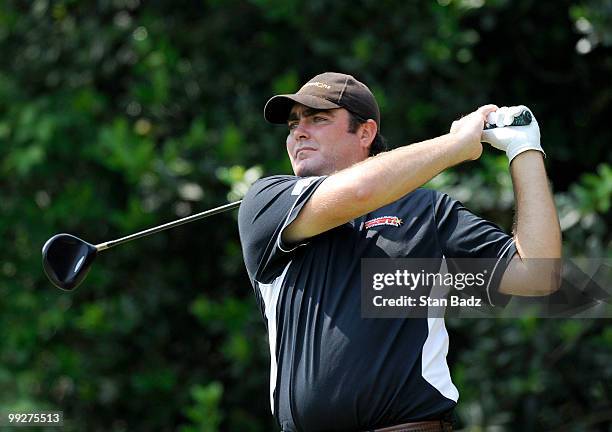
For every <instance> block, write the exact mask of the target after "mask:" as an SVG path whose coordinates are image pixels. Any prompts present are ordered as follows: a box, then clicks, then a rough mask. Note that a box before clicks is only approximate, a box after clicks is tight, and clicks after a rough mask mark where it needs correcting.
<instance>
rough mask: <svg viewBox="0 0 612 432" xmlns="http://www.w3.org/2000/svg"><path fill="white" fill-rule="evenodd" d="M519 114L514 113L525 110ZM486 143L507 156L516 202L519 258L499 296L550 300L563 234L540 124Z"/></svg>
mask: <svg viewBox="0 0 612 432" xmlns="http://www.w3.org/2000/svg"><path fill="white" fill-rule="evenodd" d="M516 108H517V110H516V112H519V111H521V110H522V109H526V107H516ZM502 111H503V112H505V111H506V110H505V107H502V108H501V109H500V112H502ZM508 111H510V110H509V109H508ZM500 123H503V121H500ZM483 139H484V140H486V141H487V142H490V143H491V144H492V145H493V146H495V147H497V148H500V149H502V150H505V151H506V153H507V155H508V157H509V159H510V173H511V175H512V184H513V186H514V197H515V201H516V221H515V226H514V230H513V231H514V241H515V244H516V249H517V254H516V255H515V256H514V258H513V259H512V261H511V262H510V264H509V265H508V267H507V269H506V272H505V273H504V276H503V278H502V281H501V284H500V288H499V290H500V292H502V293H504V294H512V295H521V296H541V295H548V294H551V293H552V292H554V291H555V290H557V289H558V288H559V282H560V275H559V271H560V258H561V229H560V226H559V217H558V216H557V210H556V208H555V203H554V201H553V197H552V193H551V191H550V188H549V184H548V179H547V177H546V169H545V167H544V158H543V153H544V152H543V150H542V147H541V146H540V130H539V126H538V123H537V121H536V120H535V117H533V123H532V124H531V125H530V126H518V127H505V128H501V129H498V130H495V129H494V130H492V131H486V132H485V133H484V134H483Z"/></svg>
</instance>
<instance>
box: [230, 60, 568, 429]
mask: <svg viewBox="0 0 612 432" xmlns="http://www.w3.org/2000/svg"><path fill="white" fill-rule="evenodd" d="M515 113H516V110H513V109H506V108H504V109H500V110H498V108H497V107H496V106H494V105H486V106H483V107H481V108H479V109H478V110H476V111H474V112H473V113H471V114H469V115H467V116H465V117H463V118H461V119H460V120H458V121H456V122H454V123H453V124H452V127H451V130H450V133H448V134H445V135H442V136H440V137H437V138H434V139H432V140H428V141H424V142H421V143H417V144H413V145H410V146H406V147H401V148H398V149H395V150H392V151H388V152H382V153H380V154H378V155H376V156H374V157H371V156H372V155H373V154H374V153H376V152H378V151H380V150H381V147H382V146H381V142H382V138H381V136H380V124H381V122H380V112H379V108H378V105H377V103H376V100H375V98H374V96H373V95H372V93H371V92H370V90H369V89H368V88H367V87H366V86H365V85H364V84H362V83H361V82H359V81H357V80H356V79H355V78H353V77H352V76H349V75H344V74H339V73H329V72H328V73H324V74H321V75H317V76H316V77H314V78H313V79H311V80H310V81H309V82H308V83H306V84H305V85H304V86H303V87H302V88H301V89H300V90H299V91H298V92H297V93H296V94H291V95H278V96H275V97H273V98H271V99H270V100H269V101H268V103H267V104H266V107H265V109H264V116H265V118H266V119H267V120H268V121H270V122H272V123H281V124H282V123H285V124H287V126H288V128H289V133H288V136H287V152H288V154H289V158H290V160H291V165H292V167H293V171H294V173H295V176H273V177H268V178H264V179H261V180H259V181H258V182H256V183H255V184H254V185H253V186H252V187H251V189H250V190H249V192H248V193H247V195H246V197H245V198H244V201H243V203H242V205H241V207H240V212H239V228H240V237H241V242H242V246H243V253H244V259H245V263H246V268H247V271H248V273H249V277H250V279H251V281H252V283H253V288H254V291H255V295H256V297H257V300H258V302H259V305H260V307H261V310H262V313H263V315H264V318H265V321H266V324H267V328H268V335H269V342H270V355H271V373H270V402H271V405H272V412H273V413H274V415H275V417H276V419H277V421H278V423H279V425H280V427H281V429H282V431H365V430H385V431H392V430H395V431H400V430H401V431H438V430H440V431H442V430H451V426H450V424H449V423H448V420H449V416H450V414H451V413H452V409H453V407H454V406H455V404H456V402H457V400H458V391H457V389H456V388H455V386H454V385H453V383H452V381H451V379H450V373H449V370H448V366H447V364H446V353H447V350H448V335H447V332H446V329H445V327H444V320H443V319H442V318H436V319H364V318H361V316H360V284H361V281H360V260H361V258H370V257H411V258H412V257H419V258H439V259H442V258H443V257H457V258H461V257H474V258H495V259H496V260H497V266H496V268H497V269H498V270H497V273H499V278H498V279H501V281H499V280H497V282H495V283H494V284H491V286H490V287H489V289H490V292H488V293H487V294H488V298H489V299H490V300H491V303H492V304H496V303H503V302H505V301H507V299H508V296H509V295H527V296H531V295H545V294H549V293H550V292H552V291H554V290H555V289H556V285H555V281H554V277H553V276H552V275H551V272H542V271H535V270H534V269H533V268H532V267H531V266H530V262H529V261H528V259H530V258H559V257H560V254H561V240H560V239H561V236H560V230H559V223H558V218H557V214H556V210H555V206H554V203H553V200H552V197H551V194H550V192H549V189H548V184H547V178H546V172H545V169H544V163H543V158H542V153H543V151H542V148H541V147H540V143H539V129H538V125H537V122H536V121H535V118H534V120H533V122H532V124H531V125H530V126H521V127H502V128H499V129H494V130H493V131H486V132H485V134H483V126H484V123H485V120H486V119H487V117H488V116H490V118H489V119H490V120H492V121H494V122H495V123H496V124H498V125H500V126H505V125H508V124H510V123H511V120H512V118H513V115H514V114H515ZM494 117H496V118H494ZM483 139H486V140H488V141H489V142H491V143H492V144H493V145H494V146H496V147H498V148H502V149H504V150H506V152H507V154H508V156H509V158H510V171H511V173H512V179H513V183H514V187H515V196H516V201H517V202H516V207H517V221H516V227H515V234H514V237H510V236H508V235H506V234H505V233H504V232H503V231H501V230H500V229H499V228H498V227H497V226H496V225H494V224H492V223H490V222H487V221H485V220H483V219H481V218H479V217H478V216H476V215H474V214H472V213H470V212H469V211H468V210H467V209H466V208H465V207H463V206H462V205H461V204H460V203H459V202H457V201H455V200H453V199H452V198H450V197H449V196H447V195H445V194H442V193H439V192H436V191H432V190H426V189H418V188H419V187H420V186H421V185H423V184H424V183H426V182H427V181H428V180H430V179H431V178H432V177H434V176H435V175H437V174H438V173H440V172H442V171H443V170H445V169H447V168H449V167H452V166H454V165H457V164H459V163H461V162H464V161H471V160H476V159H478V158H479V157H480V155H481V153H482V144H481V140H483ZM373 146H374V150H373ZM387 215H395V216H397V217H398V218H399V219H402V220H403V221H404V223H403V224H401V225H399V226H395V225H384V224H383V225H376V224H373V225H372V224H367V223H366V222H368V221H372V220H375V219H376V218H377V217H382V216H387ZM368 227H369V228H368ZM502 275H503V277H502Z"/></svg>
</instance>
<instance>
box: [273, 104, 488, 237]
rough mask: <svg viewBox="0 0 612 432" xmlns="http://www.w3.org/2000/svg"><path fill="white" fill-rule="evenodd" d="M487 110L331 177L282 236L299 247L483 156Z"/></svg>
mask: <svg viewBox="0 0 612 432" xmlns="http://www.w3.org/2000/svg"><path fill="white" fill-rule="evenodd" d="M495 109H497V107H496V106H495V105H486V106H483V107H481V108H479V109H478V110H476V111H474V112H473V113H471V114H469V115H467V116H465V117H463V118H462V119H461V120H459V121H457V122H454V123H453V126H452V128H451V132H450V133H449V134H446V135H442V136H440V137H437V138H434V139H431V140H427V141H423V142H420V143H416V144H413V145H410V146H406V147H401V148H398V149H395V150H393V151H390V152H385V153H382V154H380V155H378V156H375V157H372V158H368V159H366V160H364V161H362V162H359V163H357V164H355V165H353V166H351V167H348V168H346V169H343V170H341V171H338V172H336V173H334V174H332V175H330V176H329V177H328V178H327V179H326V180H325V181H324V182H323V183H321V185H320V186H319V187H318V189H317V190H316V191H315V192H314V193H313V195H312V196H311V197H310V199H309V201H308V203H307V204H306V205H305V206H304V207H303V208H302V210H301V212H300V214H299V216H298V217H297V218H296V220H295V221H293V223H291V225H289V226H288V227H287V228H286V229H285V230H284V232H283V241H285V242H288V243H296V242H299V241H300V240H303V239H306V238H309V237H312V236H315V235H317V234H320V233H322V232H325V231H328V230H330V229H332V228H335V227H337V226H340V225H342V224H344V223H346V222H348V221H350V220H352V219H354V218H356V217H359V216H362V215H364V214H366V213H368V212H371V211H373V210H376V209H378V208H380V207H382V206H385V205H387V204H389V203H391V202H393V201H395V200H397V199H399V198H401V197H402V196H404V195H405V194H407V193H409V192H411V191H413V190H415V189H416V188H418V187H420V186H422V185H423V184H425V183H426V182H427V181H429V180H430V179H432V178H433V177H434V176H436V175H437V174H439V173H440V172H442V171H444V170H445V169H447V168H449V167H452V166H454V165H457V164H459V163H461V162H464V161H467V160H475V159H478V158H479V157H480V155H481V154H482V144H481V143H480V141H481V134H482V130H483V127H484V121H485V119H486V116H487V115H488V114H489V113H490V112H492V111H494V110H495Z"/></svg>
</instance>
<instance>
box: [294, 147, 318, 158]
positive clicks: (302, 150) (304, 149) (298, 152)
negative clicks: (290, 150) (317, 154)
mask: <svg viewBox="0 0 612 432" xmlns="http://www.w3.org/2000/svg"><path fill="white" fill-rule="evenodd" d="M316 150H317V149H315V148H313V147H302V148H300V149H298V150H297V151H296V152H295V157H296V158H297V157H298V156H299V155H300V154H301V153H303V152H305V151H316Z"/></svg>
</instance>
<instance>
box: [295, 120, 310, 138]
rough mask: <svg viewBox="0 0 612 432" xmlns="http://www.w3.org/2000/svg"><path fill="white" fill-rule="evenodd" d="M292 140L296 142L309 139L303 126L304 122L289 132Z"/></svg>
mask: <svg viewBox="0 0 612 432" xmlns="http://www.w3.org/2000/svg"><path fill="white" fill-rule="evenodd" d="M291 133H292V135H293V139H294V140H296V141H299V140H302V139H307V138H308V137H309V134H308V130H307V129H306V127H305V126H304V122H302V121H300V122H299V123H298V124H297V126H296V127H295V128H294V129H293V131H292V132H291Z"/></svg>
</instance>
